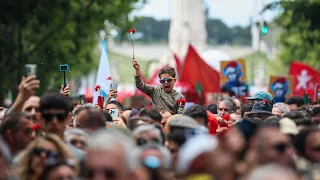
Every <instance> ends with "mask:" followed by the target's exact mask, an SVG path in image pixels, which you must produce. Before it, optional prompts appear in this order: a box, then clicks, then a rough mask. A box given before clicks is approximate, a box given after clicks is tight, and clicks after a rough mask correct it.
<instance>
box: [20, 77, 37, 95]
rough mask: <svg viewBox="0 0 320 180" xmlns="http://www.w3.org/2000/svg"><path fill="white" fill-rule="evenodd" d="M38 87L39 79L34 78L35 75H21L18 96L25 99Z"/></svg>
mask: <svg viewBox="0 0 320 180" xmlns="http://www.w3.org/2000/svg"><path fill="white" fill-rule="evenodd" d="M39 87H40V81H39V80H37V79H36V76H35V75H31V76H28V77H22V81H21V83H20V85H19V96H20V97H21V98H22V99H23V100H27V99H29V98H30V97H31V96H33V95H34V94H35V93H36V90H37V89H38V88H39Z"/></svg>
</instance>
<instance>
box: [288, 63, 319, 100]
mask: <svg viewBox="0 0 320 180" xmlns="http://www.w3.org/2000/svg"><path fill="white" fill-rule="evenodd" d="M289 74H290V75H292V76H293V77H294V80H293V82H294V83H293V84H294V86H293V95H296V96H301V97H303V96H304V92H305V90H307V89H311V90H314V89H315V87H316V84H317V83H320V72H319V71H317V70H315V69H313V68H312V67H310V66H308V65H306V64H303V63H300V62H292V63H291V66H290V71H289Z"/></svg>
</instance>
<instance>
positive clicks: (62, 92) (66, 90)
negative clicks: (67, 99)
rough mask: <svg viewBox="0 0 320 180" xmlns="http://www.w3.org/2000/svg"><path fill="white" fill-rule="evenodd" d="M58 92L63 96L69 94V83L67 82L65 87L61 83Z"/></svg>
mask: <svg viewBox="0 0 320 180" xmlns="http://www.w3.org/2000/svg"><path fill="white" fill-rule="evenodd" d="M60 94H62V95H64V96H70V85H69V84H67V86H66V87H64V86H63V85H61V89H60Z"/></svg>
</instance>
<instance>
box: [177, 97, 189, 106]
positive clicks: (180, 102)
mask: <svg viewBox="0 0 320 180" xmlns="http://www.w3.org/2000/svg"><path fill="white" fill-rule="evenodd" d="M186 102H187V101H186V100H185V99H183V98H180V99H178V100H177V104H178V105H179V106H180V105H185V104H186Z"/></svg>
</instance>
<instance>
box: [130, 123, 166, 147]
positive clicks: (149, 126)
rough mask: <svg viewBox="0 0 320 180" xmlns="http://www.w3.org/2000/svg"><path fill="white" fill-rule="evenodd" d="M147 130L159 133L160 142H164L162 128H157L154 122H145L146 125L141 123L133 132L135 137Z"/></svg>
mask: <svg viewBox="0 0 320 180" xmlns="http://www.w3.org/2000/svg"><path fill="white" fill-rule="evenodd" d="M146 131H151V132H154V133H156V134H157V136H158V138H159V140H160V144H163V139H162V136H161V132H160V129H158V128H156V127H155V125H153V124H145V125H140V126H138V127H137V128H136V129H134V131H133V132H132V134H133V136H134V137H137V136H139V135H140V134H141V133H143V132H146Z"/></svg>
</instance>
